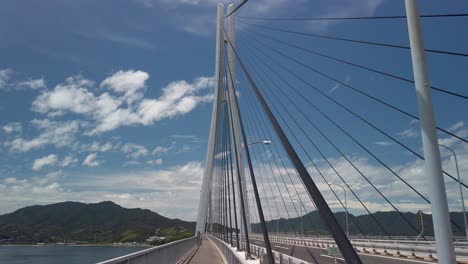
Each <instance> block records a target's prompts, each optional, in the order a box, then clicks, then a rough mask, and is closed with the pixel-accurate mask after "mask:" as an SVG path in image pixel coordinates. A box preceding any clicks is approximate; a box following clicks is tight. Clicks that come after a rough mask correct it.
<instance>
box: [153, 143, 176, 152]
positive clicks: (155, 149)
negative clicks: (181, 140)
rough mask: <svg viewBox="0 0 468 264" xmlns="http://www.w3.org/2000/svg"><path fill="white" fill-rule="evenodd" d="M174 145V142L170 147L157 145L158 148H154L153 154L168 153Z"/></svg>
mask: <svg viewBox="0 0 468 264" xmlns="http://www.w3.org/2000/svg"><path fill="white" fill-rule="evenodd" d="M173 147H174V144H172V145H171V146H169V147H163V146H157V147H156V148H154V150H153V152H151V154H153V155H155V154H157V155H160V154H164V153H167V152H168V151H169V150H171V149H172V148H173Z"/></svg>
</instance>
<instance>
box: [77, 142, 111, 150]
mask: <svg viewBox="0 0 468 264" xmlns="http://www.w3.org/2000/svg"><path fill="white" fill-rule="evenodd" d="M115 147H116V146H114V145H112V143H111V142H105V143H99V142H97V141H93V143H92V144H91V146H85V148H84V149H85V151H91V152H108V151H111V150H112V149H114V148H115Z"/></svg>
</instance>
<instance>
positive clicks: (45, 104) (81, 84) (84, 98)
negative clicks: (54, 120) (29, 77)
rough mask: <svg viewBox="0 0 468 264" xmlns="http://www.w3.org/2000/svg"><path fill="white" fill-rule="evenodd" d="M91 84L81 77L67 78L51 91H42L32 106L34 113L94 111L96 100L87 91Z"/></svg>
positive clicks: (80, 112) (83, 112) (82, 112)
mask: <svg viewBox="0 0 468 264" xmlns="http://www.w3.org/2000/svg"><path fill="white" fill-rule="evenodd" d="M93 84H94V83H93V82H92V81H89V80H86V79H84V78H83V77H82V76H75V77H69V78H67V79H66V80H65V83H63V84H59V85H57V86H56V87H55V88H54V90H53V91H44V92H43V93H42V94H41V95H40V96H39V97H37V98H36V99H35V100H34V102H33V105H32V108H33V110H34V111H36V112H39V113H47V112H49V111H51V110H52V111H53V113H57V111H66V110H69V111H71V112H74V113H78V114H85V113H91V112H93V111H95V105H96V98H95V97H94V94H93V93H91V92H89V91H88V89H89V88H91V87H92V86H93Z"/></svg>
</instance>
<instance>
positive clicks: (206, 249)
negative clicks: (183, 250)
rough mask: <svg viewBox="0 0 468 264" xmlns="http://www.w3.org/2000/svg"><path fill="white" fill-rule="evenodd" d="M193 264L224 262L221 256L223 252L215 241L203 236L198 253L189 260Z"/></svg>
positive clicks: (221, 263)
mask: <svg viewBox="0 0 468 264" xmlns="http://www.w3.org/2000/svg"><path fill="white" fill-rule="evenodd" d="M189 263H191V264H205V263H206V264H223V263H224V259H223V258H222V257H221V253H220V252H219V250H218V249H217V248H216V246H215V245H214V243H213V242H211V241H210V240H209V239H208V238H206V237H205V236H202V241H201V244H200V247H199V248H198V250H197V253H195V255H194V256H193V258H192V260H191V261H190V262H189Z"/></svg>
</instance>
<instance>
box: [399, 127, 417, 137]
mask: <svg viewBox="0 0 468 264" xmlns="http://www.w3.org/2000/svg"><path fill="white" fill-rule="evenodd" d="M397 134H398V135H399V136H400V137H402V138H416V137H417V136H418V135H419V134H418V132H416V130H415V129H413V128H408V129H405V130H403V131H401V132H398V133H397Z"/></svg>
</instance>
